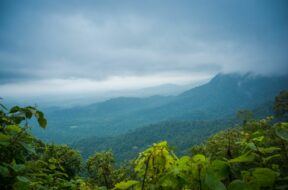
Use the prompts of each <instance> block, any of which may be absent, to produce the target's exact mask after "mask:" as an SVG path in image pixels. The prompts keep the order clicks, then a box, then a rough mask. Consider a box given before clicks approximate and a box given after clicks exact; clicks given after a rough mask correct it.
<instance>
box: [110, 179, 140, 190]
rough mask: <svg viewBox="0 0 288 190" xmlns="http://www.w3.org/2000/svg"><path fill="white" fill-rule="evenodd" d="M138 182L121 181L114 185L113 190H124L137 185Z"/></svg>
mask: <svg viewBox="0 0 288 190" xmlns="http://www.w3.org/2000/svg"><path fill="white" fill-rule="evenodd" d="M138 183H139V182H138V181H135V180H128V181H122V182H120V183H117V184H116V185H115V188H114V189H115V190H126V189H128V188H130V187H132V186H134V185H136V184H138Z"/></svg>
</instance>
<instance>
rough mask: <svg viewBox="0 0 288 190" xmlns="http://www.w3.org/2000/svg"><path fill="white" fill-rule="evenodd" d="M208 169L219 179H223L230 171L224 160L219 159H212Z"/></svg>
mask: <svg viewBox="0 0 288 190" xmlns="http://www.w3.org/2000/svg"><path fill="white" fill-rule="evenodd" d="M210 169H211V170H212V171H213V173H214V175H215V176H216V177H217V178H218V179H220V180H223V179H225V178H226V177H227V176H228V175H229V173H230V169H229V166H228V164H227V163H226V162H225V161H221V160H214V161H212V163H211V166H210Z"/></svg>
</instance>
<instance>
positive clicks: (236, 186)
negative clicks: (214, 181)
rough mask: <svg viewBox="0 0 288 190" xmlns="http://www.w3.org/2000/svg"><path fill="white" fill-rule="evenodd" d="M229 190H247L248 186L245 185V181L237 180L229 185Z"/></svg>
mask: <svg viewBox="0 0 288 190" xmlns="http://www.w3.org/2000/svg"><path fill="white" fill-rule="evenodd" d="M227 189H228V190H246V189H247V185H246V184H245V183H244V181H242V180H239V179H236V180H234V181H232V182H231V183H230V184H229V185H228V188H227Z"/></svg>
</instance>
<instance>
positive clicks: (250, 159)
mask: <svg viewBox="0 0 288 190" xmlns="http://www.w3.org/2000/svg"><path fill="white" fill-rule="evenodd" d="M254 159H255V154H254V153H251V152H248V153H246V154H242V155H240V156H238V157H236V158H234V159H231V160H229V161H228V162H229V163H237V162H253V161H254Z"/></svg>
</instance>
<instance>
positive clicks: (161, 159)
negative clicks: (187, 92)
mask: <svg viewBox="0 0 288 190" xmlns="http://www.w3.org/2000/svg"><path fill="white" fill-rule="evenodd" d="M287 93H288V92H282V93H281V94H280V95H279V96H278V97H276V101H275V111H276V113H277V110H284V111H281V114H276V115H275V117H277V118H276V119H274V118H273V117H272V116H271V117H267V118H264V119H261V120H256V119H253V118H252V115H251V113H250V112H247V111H241V112H239V113H238V117H239V119H241V120H242V122H241V125H238V126H235V127H233V128H229V129H226V130H222V131H220V132H218V133H216V134H214V135H213V136H211V137H210V138H209V139H208V140H207V141H206V142H205V143H203V144H199V145H196V146H193V147H192V149H191V151H192V153H191V154H190V155H185V156H182V157H178V156H176V154H175V153H174V151H173V149H172V148H171V147H169V146H168V143H167V142H166V141H161V142H159V143H155V144H153V145H152V146H150V147H148V148H147V149H146V150H143V151H142V152H141V153H139V155H138V157H137V158H136V159H134V160H132V161H130V162H129V163H127V164H125V165H123V166H120V167H117V166H115V164H114V157H113V154H112V152H110V151H108V152H96V153H95V154H93V155H92V156H90V157H89V158H88V160H87V161H86V162H84V161H83V160H82V158H81V155H80V154H79V152H77V151H76V150H74V149H72V148H70V147H68V146H66V145H50V144H45V143H43V142H41V141H40V140H38V139H36V138H35V137H33V136H32V135H31V134H30V133H29V130H30V128H31V126H30V125H29V123H28V121H29V119H33V118H34V119H36V120H37V122H38V124H39V126H40V128H45V127H46V124H47V121H46V119H45V117H44V114H43V113H42V112H40V111H39V110H37V109H36V108H35V107H30V106H29V107H24V108H20V107H17V106H15V107H13V108H11V109H10V110H8V109H7V108H6V107H5V106H3V105H2V104H1V105H0V106H1V111H0V124H1V126H0V127H1V128H0V159H1V160H0V189H3V190H6V189H7V190H8V189H35V190H36V189H37V190H38V189H75V190H76V189H80V190H92V189H93V190H100V189H102V190H104V189H114V190H132V189H134V190H150V189H151V190H152V189H163V190H166V189H167V190H170V189H171V190H174V189H175V190H181V189H182V190H238V189H241V190H261V189H265V190H266V189H287V188H288V176H287V174H288V121H287V119H286V113H287V110H286V111H285V109H284V108H285V107H287V104H286V103H281V104H279V100H281V101H280V102H287V97H288V96H286V95H287ZM283 94H284V95H285V96H284V95H283Z"/></svg>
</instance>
